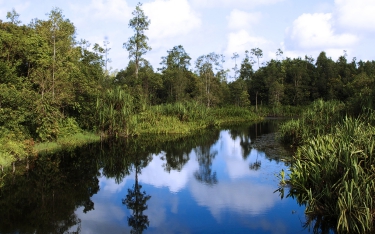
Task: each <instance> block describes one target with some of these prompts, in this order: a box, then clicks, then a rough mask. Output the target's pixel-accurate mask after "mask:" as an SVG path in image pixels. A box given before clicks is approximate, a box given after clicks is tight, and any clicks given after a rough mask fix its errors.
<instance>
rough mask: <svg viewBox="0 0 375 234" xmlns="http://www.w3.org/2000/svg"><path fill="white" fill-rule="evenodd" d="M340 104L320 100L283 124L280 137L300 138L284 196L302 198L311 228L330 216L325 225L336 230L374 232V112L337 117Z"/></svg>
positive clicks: (322, 226) (321, 224)
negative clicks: (287, 190)
mask: <svg viewBox="0 0 375 234" xmlns="http://www.w3.org/2000/svg"><path fill="white" fill-rule="evenodd" d="M341 105H342V104H340V103H329V102H327V103H323V102H320V101H319V103H314V105H313V106H312V109H309V110H308V111H307V112H306V113H303V114H302V118H301V119H300V120H293V121H290V122H289V123H287V124H286V125H285V126H284V129H283V128H282V130H283V131H285V132H283V134H284V137H285V136H286V139H284V141H285V140H287V141H289V140H292V141H291V143H294V144H295V143H298V144H299V147H298V148H297V152H296V154H295V156H294V157H293V163H292V166H291V168H290V174H289V180H288V181H287V182H288V184H290V185H291V189H290V192H289V196H293V197H296V198H297V199H298V201H299V202H300V203H302V204H306V214H307V217H308V219H307V220H308V221H307V223H308V224H309V225H310V224H312V223H314V229H315V230H317V229H319V228H320V229H324V227H327V224H324V222H322V221H323V220H329V223H330V224H328V227H333V228H334V229H336V231H337V232H338V233H373V231H374V221H375V216H374V214H375V200H374V198H375V167H374V165H375V135H374V132H375V127H374V126H373V125H372V124H371V123H373V122H374V115H373V113H372V112H371V113H370V112H368V113H366V114H363V115H361V116H360V117H357V118H353V117H341V118H340V117H339V114H338V113H342V111H343V107H342V106H341ZM312 110H315V111H319V112H317V113H316V114H315V115H314V114H313V113H312ZM330 115H331V116H330ZM313 116H315V118H313ZM303 123H304V124H303ZM303 126H304V127H305V129H303ZM286 130H287V131H286Z"/></svg>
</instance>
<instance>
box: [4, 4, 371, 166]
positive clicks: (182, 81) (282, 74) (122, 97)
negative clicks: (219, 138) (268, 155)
mask: <svg viewBox="0 0 375 234" xmlns="http://www.w3.org/2000/svg"><path fill="white" fill-rule="evenodd" d="M141 6H142V4H140V3H139V4H138V5H137V6H136V9H135V10H134V12H133V17H134V18H132V19H131V20H130V21H129V30H133V31H134V36H132V37H130V38H129V39H128V41H126V42H125V43H124V49H126V50H127V51H128V52H129V58H130V62H129V64H128V66H127V67H126V68H124V69H122V70H120V71H119V72H118V73H109V72H108V70H107V66H106V64H107V61H108V58H107V55H108V54H107V53H108V50H109V48H107V44H104V46H101V45H99V44H94V45H91V44H90V43H89V42H88V41H86V40H83V39H81V40H78V39H77V38H76V28H75V26H74V24H73V22H71V21H69V19H66V18H65V16H64V15H63V12H62V10H61V9H59V8H55V9H52V10H51V12H50V13H48V14H47V19H34V20H32V21H31V22H30V23H29V24H27V25H25V24H21V22H20V21H19V14H18V13H17V12H16V11H15V10H13V11H11V12H8V14H7V21H6V22H3V21H0V39H1V40H0V45H1V53H0V113H1V115H0V165H7V164H9V162H10V161H12V160H15V159H19V158H24V157H26V156H27V155H30V154H31V153H32V146H33V144H34V142H46V141H54V140H56V139H58V138H61V137H64V136H66V135H71V134H74V133H77V132H80V131H82V130H86V131H92V132H96V133H105V134H109V135H136V134H139V133H142V132H145V131H149V132H155V133H157V132H163V130H160V129H163V128H167V127H168V126H169V127H170V125H171V123H174V122H176V124H177V122H178V124H180V123H181V122H182V123H184V124H185V125H183V126H184V127H186V130H185V131H189V130H190V129H191V126H193V125H194V126H195V125H197V123H198V125H199V126H198V127H197V126H196V127H195V128H199V127H207V126H210V125H215V124H217V123H216V122H215V121H217V119H220V118H218V116H219V117H222V116H225V115H233V116H232V117H233V118H236V117H243V116H249V115H251V116H252V117H251V118H253V119H256V118H257V117H256V116H259V115H261V114H263V115H265V114H267V113H260V111H259V110H258V109H259V108H261V107H269V108H273V109H278V108H282V107H285V106H288V107H290V106H305V105H308V104H309V103H311V102H313V101H314V100H317V99H323V100H339V101H342V102H345V103H347V104H348V106H350V107H351V110H352V111H353V112H359V111H361V108H362V107H363V106H366V107H371V106H373V102H374V100H375V99H374V94H375V93H374V90H375V89H374V76H375V61H362V60H359V61H357V60H356V58H353V59H352V60H351V61H348V60H347V56H346V54H345V52H344V54H343V55H342V56H340V57H339V59H338V60H337V61H333V60H332V59H331V58H330V57H328V56H327V55H326V53H325V52H321V53H320V55H319V56H318V57H317V58H316V59H314V58H312V57H308V56H305V58H284V57H283V52H282V51H281V50H280V49H279V50H278V51H277V52H276V55H277V59H272V60H270V61H267V62H263V63H261V64H260V63H259V59H260V58H262V56H263V51H262V50H261V49H260V48H252V49H251V48H249V51H245V56H244V59H243V60H242V61H238V63H239V64H238V65H237V59H238V57H239V55H238V54H237V53H234V54H233V57H232V58H231V59H233V60H234V61H236V63H235V67H234V68H233V69H232V70H233V72H231V70H230V69H225V68H224V62H225V57H224V56H223V55H222V54H217V53H209V54H206V55H202V56H200V57H198V58H197V59H196V61H191V58H190V56H189V54H188V52H186V51H185V50H184V47H183V46H182V45H175V46H174V45H171V49H170V50H168V51H166V55H165V56H163V57H162V58H161V62H160V65H161V67H160V68H157V69H155V68H153V67H152V66H151V64H150V63H149V62H148V61H147V60H146V59H145V58H144V56H145V54H146V53H147V51H149V50H151V48H150V47H149V46H148V44H147V41H148V38H147V36H146V34H145V31H147V30H148V26H149V24H150V23H151V21H150V20H149V19H148V17H147V16H145V15H144V12H143V10H142V8H141ZM124 51H125V50H124ZM254 68H256V69H254ZM230 74H234V76H232V77H230V76H229V75H230ZM225 108H226V109H225ZM228 108H229V109H230V108H231V109H230V111H228ZM257 111H258V112H257ZM210 116H211V117H210ZM213 116H214V117H213ZM163 123H164V125H163ZM193 123H194V124H193ZM178 124H177V125H175V126H180V125H178ZM186 124H187V125H186ZM172 125H173V124H172ZM155 126H156V127H158V128H159V129H155V128H156V127H155ZM150 129H151V130H150ZM174 131H175V132H180V130H173V129H172V130H169V131H164V132H174Z"/></svg>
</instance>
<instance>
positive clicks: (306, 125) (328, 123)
mask: <svg viewBox="0 0 375 234" xmlns="http://www.w3.org/2000/svg"><path fill="white" fill-rule="evenodd" d="M345 113H346V111H345V105H344V104H343V103H341V102H338V101H327V102H325V101H323V100H317V101H315V102H313V103H312V104H311V105H310V106H309V107H308V108H307V109H306V110H305V111H304V112H302V114H301V115H300V118H298V119H294V120H290V121H288V122H286V123H284V124H282V125H281V126H280V129H279V137H280V140H281V141H282V142H284V143H286V144H290V145H292V146H299V145H302V144H303V143H305V141H308V140H309V139H310V138H311V137H314V136H317V135H322V134H327V133H330V132H331V131H332V130H333V127H334V126H335V124H336V123H338V122H340V121H342V118H343V117H342V116H344V115H345Z"/></svg>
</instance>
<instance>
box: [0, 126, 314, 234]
mask: <svg viewBox="0 0 375 234" xmlns="http://www.w3.org/2000/svg"><path fill="white" fill-rule="evenodd" d="M276 126H277V122H276V121H269V122H264V123H258V124H253V125H238V126H231V127H227V128H223V129H221V130H216V129H213V130H209V131H205V132H202V133H200V134H197V135H194V136H192V137H178V136H172V137H160V136H158V137H156V136H147V137H145V138H136V139H128V140H125V139H122V140H111V141H108V142H102V143H97V144H91V145H87V146H84V147H82V148H78V149H68V150H66V151H64V152H60V153H57V154H54V155H52V156H51V155H48V154H42V155H40V156H39V157H38V159H37V160H35V161H34V162H32V163H31V169H30V170H29V171H28V172H27V173H26V174H23V175H19V176H14V178H12V179H8V180H6V184H5V185H4V187H3V189H2V190H1V193H0V195H1V196H0V207H3V209H2V211H0V213H1V214H0V215H1V216H0V219H1V221H0V233H31V232H33V233H74V232H75V233H131V232H132V233H275V234H276V233H278V234H283V233H285V234H287V233H309V231H308V229H304V228H303V224H304V222H305V215H304V207H303V206H300V205H298V204H297V202H296V201H295V200H294V199H292V198H285V197H284V198H283V199H281V197H280V193H279V192H275V191H276V190H277V189H278V186H279V179H278V178H277V175H278V174H279V173H280V171H281V170H284V171H287V170H288V165H287V163H286V162H287V161H288V159H289V157H290V154H291V153H290V152H289V151H288V150H287V149H284V148H283V147H282V146H280V145H279V144H278V143H277V142H276V141H275V134H274V132H275V130H276ZM164 138H165V139H164ZM156 139H157V140H156Z"/></svg>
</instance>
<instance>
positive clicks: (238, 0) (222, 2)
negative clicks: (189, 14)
mask: <svg viewBox="0 0 375 234" xmlns="http://www.w3.org/2000/svg"><path fill="white" fill-rule="evenodd" d="M282 1H284V0H192V3H193V4H194V6H197V7H241V8H253V7H257V6H261V5H271V4H275V3H278V2H282Z"/></svg>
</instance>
